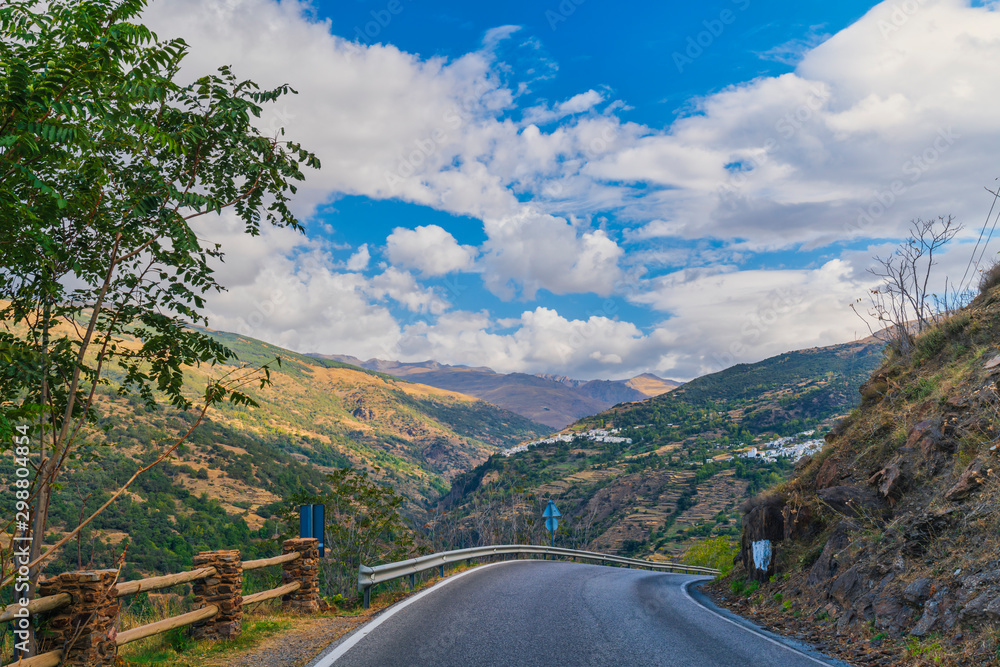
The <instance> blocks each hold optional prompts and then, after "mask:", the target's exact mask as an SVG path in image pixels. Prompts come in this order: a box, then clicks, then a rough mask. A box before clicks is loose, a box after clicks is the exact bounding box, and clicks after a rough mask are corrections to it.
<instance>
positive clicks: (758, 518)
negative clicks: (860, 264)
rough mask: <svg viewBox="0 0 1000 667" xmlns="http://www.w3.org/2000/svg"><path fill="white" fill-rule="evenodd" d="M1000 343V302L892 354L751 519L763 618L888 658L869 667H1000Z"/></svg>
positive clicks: (741, 568) (996, 293) (748, 527)
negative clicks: (819, 629)
mask: <svg viewBox="0 0 1000 667" xmlns="http://www.w3.org/2000/svg"><path fill="white" fill-rule="evenodd" d="M997 341H1000V288H998V287H994V288H992V289H991V290H989V291H987V292H986V293H984V294H981V295H980V296H979V297H978V298H977V299H976V300H975V301H974V302H973V303H972V304H971V305H970V306H969V307H967V308H965V309H964V310H962V311H960V312H959V313H957V314H955V315H953V316H952V317H951V318H950V319H947V320H945V321H944V322H941V323H940V324H938V325H937V326H935V327H933V328H931V329H930V330H927V331H925V332H924V333H922V334H921V335H919V336H918V337H917V339H916V346H915V349H914V351H913V352H912V353H911V354H910V355H906V356H902V355H899V354H895V353H892V352H890V353H889V354H888V355H887V358H886V360H885V363H884V364H883V365H882V366H881V367H880V368H879V369H878V370H877V371H876V372H875V373H874V374H873V375H872V376H871V378H870V379H869V380H868V381H867V382H866V383H865V384H864V385H863V386H862V387H861V390H860V391H861V396H862V404H861V406H860V407H859V408H858V409H856V410H855V411H854V412H852V413H851V414H850V415H849V416H848V417H847V418H845V419H844V420H843V421H842V422H840V423H839V424H838V425H837V426H836V427H835V428H834V429H833V431H831V433H829V434H828V435H827V438H826V440H827V444H826V446H825V448H824V449H823V450H822V451H821V452H820V453H819V454H817V455H816V456H815V458H814V459H813V460H811V461H810V462H809V463H808V464H807V465H805V466H804V467H803V468H802V470H801V472H800V473H799V474H798V475H797V476H796V477H795V478H794V479H793V480H791V481H790V482H788V483H786V484H783V485H780V486H778V487H777V488H774V489H772V490H770V491H768V492H766V493H764V494H762V495H760V496H758V497H757V498H755V499H753V500H752V501H750V502H748V503H747V505H746V506H745V507H744V516H743V518H742V526H743V532H742V545H741V553H740V556H739V559H740V563H739V565H738V566H737V568H736V570H734V573H733V575H732V582H733V583H732V585H733V587H734V590H740V589H742V587H743V584H742V581H743V580H744V579H745V578H749V579H755V580H757V581H760V582H762V584H761V588H760V589H759V591H760V592H758V593H755V595H754V598H753V599H754V606H755V608H756V610H757V612H758V613H761V614H766V613H772V614H781V613H783V614H786V615H788V616H795V617H798V618H808V619H809V620H810V621H813V622H818V623H822V624H824V625H825V626H827V627H828V633H829V634H831V635H833V634H837V635H839V636H841V637H843V638H846V639H848V640H849V641H854V642H857V640H859V639H861V640H867V641H868V642H873V643H874V644H875V645H878V646H882V647H883V650H882V651H881V652H880V655H881V657H872V658H870V660H871V661H877V660H889V662H887V663H883V664H956V665H958V664H961V665H969V664H976V665H979V664H982V665H985V664H994V665H995V664H1000V634H998V632H997V627H998V624H1000V474H998V473H1000V456H998V450H1000V447H998V444H997V443H998V440H1000V420H998V418H1000V355H998V352H1000V346H998V343H997ZM723 594H724V593H723ZM877 653H878V652H877ZM866 660H868V658H866Z"/></svg>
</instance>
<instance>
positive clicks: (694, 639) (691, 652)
mask: <svg viewBox="0 0 1000 667" xmlns="http://www.w3.org/2000/svg"><path fill="white" fill-rule="evenodd" d="M457 577H458V578H455V579H454V580H453V581H448V583H447V584H445V585H443V586H441V587H440V588H436V589H432V590H431V591H430V592H428V593H426V594H424V595H422V596H420V597H419V598H418V599H415V600H413V599H411V600H412V601H404V602H401V603H399V604H397V605H396V606H395V607H390V608H389V609H388V610H387V611H385V612H383V614H382V615H381V616H379V617H378V618H376V619H375V620H373V621H372V622H371V623H369V624H368V625H367V626H364V627H362V628H361V629H359V630H358V631H357V632H356V633H355V634H354V635H353V636H351V637H349V638H347V639H346V640H345V641H343V642H341V643H340V645H339V646H337V647H333V649H332V650H329V651H328V652H327V653H326V655H325V656H321V657H320V658H318V659H317V660H316V661H314V662H313V663H312V664H313V665H315V666H316V667H330V665H336V667H362V666H366V667H367V666H370V667H375V666H377V667H396V666H398V667H419V666H423V665H427V666H431V665H433V666H435V667H448V666H454V667H474V666H479V665H497V666H500V665H503V666H504V667H509V666H518V667H521V666H523V667H530V666H535V665H537V666H546V667H548V666H553V665H558V666H563V665H565V666H576V665H580V666H585V665H593V666H595V667H596V666H598V665H602V666H603V665H628V666H629V667H633V666H634V667H643V666H645V665H691V666H697V667H712V666H714V665H719V666H726V667H732V666H743V665H748V666H750V665H752V666H754V667H758V666H763V665H774V666H775V667H779V666H780V667H799V666H800V665H801V666H803V667H805V666H809V667H815V666H816V665H823V664H825V665H838V664H843V663H839V662H837V661H835V660H833V659H832V658H828V657H826V656H822V655H820V654H818V653H811V652H810V653H807V652H805V651H803V650H802V647H799V648H794V647H791V646H789V645H786V644H784V643H782V642H779V641H777V640H776V639H775V638H773V635H772V636H768V635H766V634H764V633H762V632H760V631H759V630H755V629H754V628H753V626H751V625H750V624H749V623H745V622H741V621H739V620H734V619H735V617H732V616H731V615H720V614H719V613H717V612H714V611H711V610H709V609H706V608H705V607H703V606H702V605H701V604H699V603H698V602H696V601H695V600H694V599H692V597H691V595H690V594H689V593H688V592H687V591H686V590H685V587H684V585H685V584H687V583H689V582H692V581H697V580H699V579H703V578H704V577H697V576H691V575H681V574H662V573H654V572H650V571H647V570H631V569H626V568H616V567H604V566H600V565H584V564H578V563H567V562H558V561H535V560H526V561H512V562H508V563H501V564H498V565H493V566H487V567H483V568H477V569H475V570H471V571H468V572H466V573H463V574H461V575H457ZM446 581H447V580H446ZM726 616H728V620H727V618H726Z"/></svg>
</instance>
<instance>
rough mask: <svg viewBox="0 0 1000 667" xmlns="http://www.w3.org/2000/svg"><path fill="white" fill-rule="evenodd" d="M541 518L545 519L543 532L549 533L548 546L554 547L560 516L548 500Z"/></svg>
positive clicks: (552, 503) (554, 505) (553, 504)
mask: <svg viewBox="0 0 1000 667" xmlns="http://www.w3.org/2000/svg"><path fill="white" fill-rule="evenodd" d="M542 516H543V517H545V530H547V531H549V545H550V546H554V545H555V543H556V530H558V529H559V517H561V516H562V514H560V513H559V510H558V509H557V508H556V504H555V503H554V502H552V501H551V500H550V501H549V504H548V505H546V506H545V511H544V512H542ZM553 558H555V556H553Z"/></svg>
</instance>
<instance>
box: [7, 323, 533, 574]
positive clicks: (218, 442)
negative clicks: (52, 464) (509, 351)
mask: <svg viewBox="0 0 1000 667" xmlns="http://www.w3.org/2000/svg"><path fill="white" fill-rule="evenodd" d="M210 333H211V335H212V337H214V338H216V339H217V340H220V341H222V342H223V343H224V344H226V345H227V346H228V347H230V348H231V349H232V350H234V351H235V352H236V353H237V354H238V356H239V358H240V360H241V361H243V362H248V363H250V364H254V365H260V364H262V363H265V362H268V361H270V362H272V364H271V367H272V370H271V380H272V382H273V386H271V387H267V388H264V389H258V388H257V387H256V385H254V386H253V387H252V388H249V389H246V390H245V391H246V392H247V393H248V394H250V395H251V396H252V397H253V398H254V399H255V400H256V401H257V402H258V403H259V407H256V408H248V407H242V406H237V407H234V406H232V405H229V404H225V405H221V406H218V407H217V408H215V409H213V410H212V411H210V412H209V416H208V419H207V421H206V422H205V423H203V424H202V425H200V426H199V427H198V428H197V429H195V430H194V432H193V435H192V436H191V438H190V439H189V440H188V441H187V443H185V444H184V445H183V446H182V447H181V448H180V449H179V450H178V451H177V453H176V455H175V456H174V458H173V460H171V461H167V462H164V463H163V464H160V465H159V466H157V467H156V468H154V469H153V470H151V471H149V472H148V473H146V474H145V475H143V476H142V477H140V479H139V481H138V482H137V483H136V485H135V486H134V487H133V488H132V489H131V490H130V491H129V492H128V493H127V494H126V496H125V497H123V498H122V499H120V500H119V502H117V503H116V504H115V505H114V506H113V507H112V508H110V509H109V510H108V511H107V512H106V513H105V514H104V515H102V516H101V517H100V518H99V519H98V520H97V521H96V523H95V524H94V528H95V530H93V531H91V530H89V529H88V530H87V531H86V532H85V534H84V537H83V540H82V542H81V544H80V549H79V554H78V553H77V551H78V550H77V549H76V548H73V549H67V550H66V551H65V553H64V554H63V556H62V557H61V558H57V559H55V560H54V561H53V562H52V564H51V565H50V566H49V571H58V570H60V569H61V568H64V567H65V566H72V567H74V568H75V567H77V565H79V564H82V565H84V566H85V565H86V564H87V563H88V561H89V560H90V558H91V555H93V558H94V562H95V563H96V564H97V565H108V564H110V563H111V562H112V559H113V554H114V553H120V552H121V549H122V543H123V541H126V540H127V541H128V542H129V543H130V546H129V550H128V559H127V562H128V564H129V565H128V568H127V572H134V571H136V570H138V571H143V572H163V571H176V570H179V569H184V568H186V567H189V566H190V558H191V556H192V554H194V553H196V552H197V551H200V550H208V549H214V548H232V547H234V546H237V545H239V546H241V548H243V549H244V551H245V554H246V557H253V556H254V555H255V553H256V550H257V545H258V544H259V543H261V542H262V541H264V540H265V539H267V538H270V537H271V536H272V535H274V533H275V529H276V527H277V524H276V522H275V519H276V518H277V517H278V516H279V515H280V514H281V513H282V512H284V511H286V510H287V509H288V504H287V502H286V500H285V499H287V498H288V497H289V496H291V495H292V494H294V493H296V492H300V491H309V492H311V491H316V490H318V489H319V488H321V486H322V485H323V483H324V472H326V471H330V470H332V469H333V468H338V467H343V466H348V465H349V466H353V467H356V468H362V469H368V470H375V469H376V467H377V469H378V473H377V478H378V479H379V480H380V481H381V482H383V483H385V484H389V485H391V486H392V487H393V488H394V489H396V490H397V491H398V492H399V493H401V494H403V495H405V496H406V498H407V503H408V505H407V507H406V513H407V514H408V515H410V516H414V517H416V516H417V515H420V516H421V517H422V516H423V513H424V511H425V509H424V508H425V506H426V505H427V504H428V503H430V502H431V501H432V500H433V499H435V498H437V497H438V496H439V495H440V494H441V493H444V492H447V491H448V489H449V488H450V483H451V480H452V479H453V478H454V477H455V476H456V475H458V474H460V473H463V472H465V471H467V470H469V469H470V468H472V467H474V466H475V465H476V464H478V463H480V462H482V461H483V460H485V459H486V458H487V457H488V456H489V455H490V454H492V453H494V452H495V451H496V450H497V449H498V448H502V447H509V446H511V445H514V444H516V443H518V442H521V441H523V440H525V439H530V438H532V437H538V436H539V435H544V434H545V433H547V432H548V431H549V429H548V428H547V427H545V426H543V425H540V424H536V423H533V422H530V421H529V420H527V419H524V418H523V417H521V416H519V415H516V414H513V413H511V412H508V411H505V410H503V409H501V408H497V407H496V406H493V405H490V404H489V403H486V402H484V401H481V400H479V399H476V398H473V397H470V396H464V395H461V394H457V393H454V392H449V391H445V390H441V389H437V388H435V387H429V386H425V385H421V384H417V383H413V382H408V381H404V380H400V379H397V378H394V377H391V376H388V375H384V374H381V373H376V372H373V371H369V370H365V369H361V368H356V367H351V366H349V365H347V364H342V363H338V362H334V361H325V360H320V359H315V358H312V357H308V356H305V355H300V354H297V353H293V352H290V351H288V350H283V349H281V348H277V347H275V346H272V345H268V344H266V343H262V342H260V341H257V340H254V339H251V338H247V337H244V336H237V335H234V334H228V333H222V332H210ZM276 357H280V358H281V364H280V366H277V365H275V364H274V363H273V361H274V359H275V358H276ZM228 370H231V369H230V368H229V367H226V366H216V367H214V368H201V369H189V370H188V371H187V373H186V375H187V380H188V384H187V386H189V387H192V388H197V387H201V386H204V380H205V378H206V377H207V373H211V374H212V376H213V377H220V376H222V375H223V374H224V373H226V372H227V371H228ZM108 378H109V379H110V380H111V385H110V386H108V387H100V388H99V389H100V392H99V395H100V399H99V401H98V406H97V412H98V414H99V415H100V421H99V423H98V424H97V426H98V427H99V429H96V430H95V432H94V434H93V439H94V441H95V442H108V443H111V446H110V447H109V446H104V445H100V446H95V447H93V448H90V449H86V448H85V450H84V454H85V455H84V457H82V458H83V460H82V461H81V462H79V463H76V464H73V469H72V470H71V471H70V473H69V476H68V483H67V487H66V489H65V490H64V491H63V492H62V493H61V494H59V495H58V498H57V501H56V502H55V504H54V506H53V512H52V515H53V517H52V521H53V523H52V524H50V525H51V528H52V532H53V533H58V532H59V530H60V528H63V527H65V526H69V525H71V524H73V523H74V522H75V521H78V520H79V516H80V515H81V507H82V506H83V507H86V508H87V509H88V511H91V510H93V509H94V508H96V507H97V506H99V505H100V503H101V502H103V500H105V499H106V498H107V497H108V494H109V492H110V491H112V490H114V489H115V488H117V487H118V485H119V484H120V483H121V482H122V481H124V480H125V479H127V478H128V476H129V475H131V474H132V472H134V471H135V470H136V469H138V467H139V465H140V464H141V463H147V462H149V461H151V460H152V459H153V458H155V452H158V451H161V450H162V447H163V444H162V443H166V442H169V441H172V440H173V439H176V437H177V435H178V434H179V433H182V432H183V431H184V430H186V429H187V427H188V426H189V425H190V424H191V423H192V421H193V416H192V415H191V414H189V413H180V412H178V411H176V410H174V409H171V408H166V407H161V408H158V409H155V410H149V409H147V408H146V407H145V406H144V405H143V403H142V402H141V401H140V400H139V398H138V397H135V396H132V397H130V398H127V399H126V398H121V397H118V396H116V395H115V392H114V390H115V383H116V382H117V381H119V380H120V377H118V376H117V375H116V374H115V373H110V374H109V375H108ZM192 392H194V389H192ZM192 396H194V393H192ZM100 429H107V435H104V434H103V433H101V432H100ZM12 466H13V463H12V461H11V460H10V459H9V457H8V458H7V459H5V460H4V461H2V462H0V478H4V479H11V475H12ZM5 502H8V503H9V502H12V500H11V498H8V500H7V501H5ZM271 549H273V547H271ZM78 556H79V558H78Z"/></svg>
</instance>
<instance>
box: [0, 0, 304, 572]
mask: <svg viewBox="0 0 1000 667" xmlns="http://www.w3.org/2000/svg"><path fill="white" fill-rule="evenodd" d="M145 5H146V1H145V0H51V1H49V2H41V1H40V0H7V1H6V2H4V3H2V4H0V237H2V238H3V243H2V245H0V361H2V362H3V363H2V364H0V405H2V421H0V429H2V431H3V433H0V436H2V442H3V446H4V447H6V448H9V447H11V445H12V442H13V439H14V437H15V436H16V437H18V438H19V439H21V440H20V442H27V443H28V444H27V445H26V446H27V447H29V448H30V461H31V465H32V466H34V468H35V477H34V481H33V482H32V485H31V489H30V497H29V498H27V499H24V498H22V499H20V500H21V501H22V503H23V504H22V505H21V506H22V507H27V508H29V509H30V512H31V514H32V522H33V530H32V543H31V561H32V566H31V567H32V580H33V581H34V579H35V578H36V577H37V573H38V566H39V564H40V563H41V562H42V561H43V560H44V559H45V558H47V557H48V556H49V555H52V554H53V553H54V551H55V548H54V547H58V546H61V544H62V543H64V542H65V539H69V538H71V537H72V534H70V535H69V536H68V537H67V538H65V539H64V540H61V541H60V542H59V543H58V544H56V545H51V546H50V547H49V548H48V550H47V551H45V552H44V553H43V544H42V540H43V536H44V535H45V533H46V525H47V517H48V508H49V505H50V502H51V498H52V494H53V493H55V492H57V490H58V488H59V481H58V480H59V478H60V473H61V472H62V471H63V470H64V468H65V467H66V466H67V465H68V464H69V462H71V461H72V459H73V457H74V456H77V455H79V454H81V453H83V452H87V451H91V450H92V446H93V445H94V444H99V443H100V437H101V436H100V434H99V433H97V434H96V435H95V430H94V429H93V428H92V427H91V425H92V423H93V421H94V419H95V417H96V412H95V390H96V389H97V387H98V386H99V385H101V384H108V383H109V375H110V374H111V373H112V372H113V374H114V375H113V377H114V378H115V380H116V384H117V389H118V391H119V393H120V394H134V395H136V396H139V397H141V399H142V400H143V401H145V402H146V403H147V404H148V405H153V404H155V403H156V402H157V400H165V401H167V402H168V403H170V404H171V405H173V406H176V407H178V408H181V409H194V414H195V415H196V417H195V418H194V419H192V420H191V423H192V426H191V429H193V428H194V427H195V426H197V424H198V423H200V421H201V419H202V418H203V416H204V414H205V411H206V410H207V409H208V407H209V406H211V405H212V404H215V403H218V402H220V401H223V400H230V401H234V402H237V403H245V404H248V403H252V401H251V400H250V399H249V397H248V396H247V395H246V394H244V393H243V392H241V391H240V389H241V387H243V386H245V385H246V384H247V383H248V382H251V381H252V382H255V383H256V382H260V383H261V385H262V386H263V385H264V384H266V383H267V381H268V378H267V373H266V367H265V369H264V373H249V374H248V373H247V372H240V371H235V372H233V371H230V372H229V373H228V374H224V375H222V376H221V377H215V378H213V379H212V380H210V381H209V383H208V386H207V387H206V388H205V390H204V392H194V391H191V390H190V389H188V388H186V387H185V382H184V375H183V368H184V367H185V366H190V365H199V364H216V363H222V362H229V363H233V358H234V355H233V353H232V352H231V351H230V350H228V349H227V348H226V347H225V346H223V345H222V344H220V343H218V342H215V341H213V340H212V339H211V338H209V337H208V336H206V335H204V334H203V333H200V332H198V331H196V330H194V329H191V328H189V327H188V324H190V323H198V322H205V319H204V317H203V316H202V315H201V314H200V310H201V309H202V307H203V306H204V298H205V294H206V293H209V292H212V291H216V290H220V289H222V286H220V285H219V284H218V283H217V282H216V280H215V279H214V277H213V273H212V269H211V266H210V262H212V261H213V260H218V259H221V258H222V257H223V249H222V248H221V247H219V246H218V245H216V244H208V243H206V242H205V241H204V240H202V239H201V238H199V237H198V235H197V234H196V232H195V230H194V229H192V223H193V221H194V220H195V219H198V218H203V217H210V220H214V221H215V223H216V224H221V221H222V219H221V217H220V215H219V214H222V213H223V212H224V211H225V212H227V214H228V215H229V216H230V219H231V220H234V221H236V223H237V224H239V225H240V226H241V227H242V228H243V229H244V231H245V232H246V233H247V234H250V235H257V234H258V233H259V232H260V228H261V226H262V225H263V224H270V225H276V226H283V227H291V228H295V229H299V228H300V225H299V223H298V221H297V220H296V218H295V217H294V215H293V214H292V212H291V211H290V209H289V202H290V199H289V197H290V196H291V195H292V194H294V193H295V185H294V183H295V182H296V181H300V180H303V174H302V171H301V167H302V166H303V165H305V166H309V167H315V168H318V167H319V163H318V161H317V159H316V158H315V156H314V155H312V154H311V153H309V152H308V151H306V150H304V149H302V148H301V147H300V146H298V145H297V144H294V143H292V142H289V141H286V140H284V139H283V132H281V133H279V134H278V135H277V136H273V137H272V136H264V135H263V134H261V133H260V132H259V131H258V129H257V128H256V127H255V126H254V124H253V119H254V118H257V117H259V115H260V113H261V110H262V106H261V105H263V104H265V103H271V102H274V101H275V100H278V99H279V98H280V97H281V96H283V95H285V94H288V93H291V92H294V91H293V90H292V89H291V88H289V87H288V86H287V85H283V86H280V87H278V88H276V89H273V90H262V89H261V88H259V87H258V86H257V85H256V84H255V83H253V82H252V81H244V80H240V79H239V78H237V76H236V75H235V74H234V73H233V72H232V71H231V70H230V68H228V67H221V68H219V70H218V72H217V73H215V74H210V75H206V76H202V77H200V78H198V79H195V80H194V81H192V82H190V83H186V84H184V83H179V82H178V81H177V78H178V72H179V69H180V64H181V61H182V59H183V58H184V56H185V53H186V50H187V46H186V44H185V43H184V42H183V41H182V40H180V39H171V40H160V39H158V38H157V37H156V35H154V34H153V33H151V32H150V31H149V30H148V29H147V28H146V27H144V26H143V25H141V24H140V23H139V22H138V19H139V16H140V14H141V11H142V9H143V8H144V6H145ZM227 210H228V211H227ZM244 370H253V369H244ZM196 404H197V405H196ZM189 433H190V430H189V431H188V434H189ZM186 436H187V434H184V435H183V436H182V437H181V439H180V440H179V441H178V442H180V441H182V440H183V439H184V437H186ZM176 446H177V443H174V445H173V447H176ZM169 451H172V447H171V448H168V449H167V450H165V451H164V452H162V453H161V456H159V457H158V458H156V457H154V458H153V462H152V463H151V464H150V465H155V464H156V462H158V461H159V460H162V458H163V456H165V455H166V454H167V453H169ZM148 467H149V466H145V467H143V468H142V469H140V472H142V471H143V470H145V469H147V468H148ZM137 474H139V473H137ZM133 479H134V477H133ZM126 486H127V484H126ZM120 493H121V492H120V491H119V494H116V495H113V497H112V499H111V500H112V501H113V500H114V498H116V497H117V495H120ZM109 502H110V501H109ZM102 509H103V508H102ZM98 511H100V510H98ZM9 563H10V561H9V560H8V561H7V564H8V566H9ZM8 571H9V570H8ZM9 581H10V578H9V577H8V579H7V580H6V581H5V582H4V583H8V582H9Z"/></svg>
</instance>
